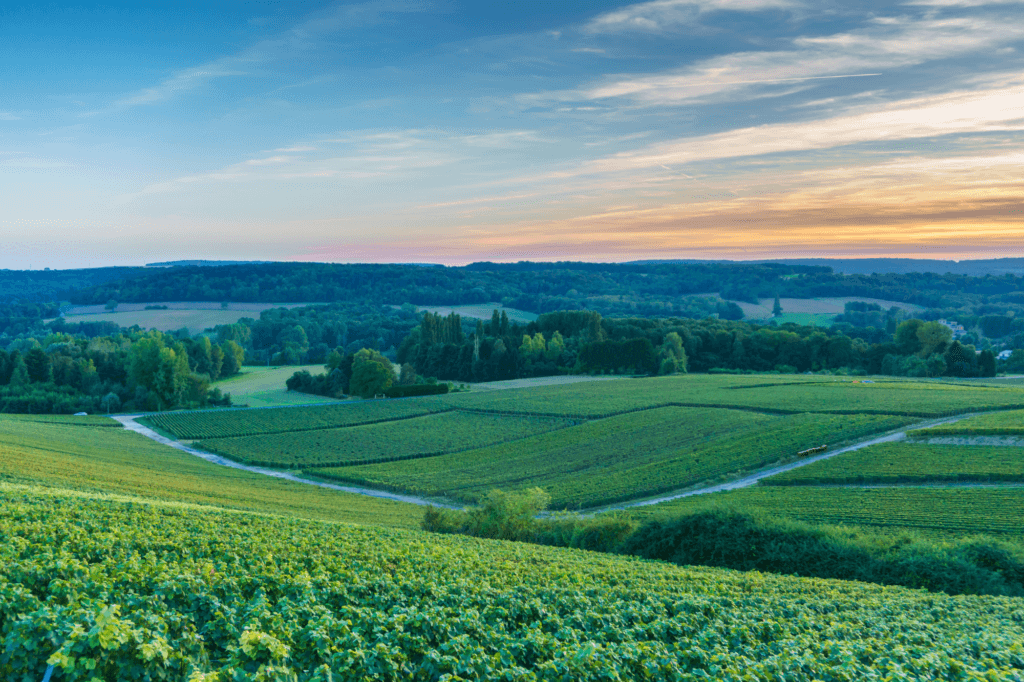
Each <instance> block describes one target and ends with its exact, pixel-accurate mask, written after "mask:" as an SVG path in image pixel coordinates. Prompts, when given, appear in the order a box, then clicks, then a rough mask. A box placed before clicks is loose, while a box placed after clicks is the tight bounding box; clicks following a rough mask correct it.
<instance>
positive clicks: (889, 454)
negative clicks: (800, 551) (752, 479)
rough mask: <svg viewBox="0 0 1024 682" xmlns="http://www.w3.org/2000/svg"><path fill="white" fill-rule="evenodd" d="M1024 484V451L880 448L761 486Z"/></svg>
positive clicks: (796, 471) (916, 446)
mask: <svg viewBox="0 0 1024 682" xmlns="http://www.w3.org/2000/svg"><path fill="white" fill-rule="evenodd" d="M968 481H974V482H996V481H1017V482H1024V447H990V446H983V445H978V446H972V445H966V446H958V445H926V444H919V443H906V442H903V443H882V444H879V445H872V446H871V447H867V448H864V449H863V450H857V451H856V452H850V453H847V454H844V455H842V456H840V457H834V458H832V459H826V460H822V461H820V462H815V463H814V464H810V465H808V466H805V467H801V468H799V469H794V470H792V471H788V472H786V473H783V474H779V475H777V476H772V477H771V478H768V479H765V480H764V481H762V484H765V485H819V484H824V485H837V484H839V485H841V484H862V483H938V482H953V483H956V482H968Z"/></svg>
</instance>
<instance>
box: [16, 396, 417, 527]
mask: <svg viewBox="0 0 1024 682" xmlns="http://www.w3.org/2000/svg"><path fill="white" fill-rule="evenodd" d="M64 419H66V420H68V422H69V423H62V421H61V420H60V419H59V418H57V419H55V420H54V422H55V423H42V422H37V421H32V420H26V419H19V418H15V417H11V416H8V415H0V455H2V456H0V482H3V481H6V482H12V483H22V484H36V485H44V486H47V487H52V488H70V489H74V490H84V491H89V492H97V493H120V494H127V495H139V496H143V497H147V498H154V499H161V500H171V501H176V502H189V503H196V504H209V505H217V506H222V507H230V508H233V509H240V510H245V511H258V512H269V513H274V514H283V515H288V516H296V517H303V518H316V519H326V520H333V521H352V522H357V523H371V524H382V525H394V526H405V527H415V526H417V525H418V523H419V520H420V518H421V516H422V510H421V509H419V508H415V507H413V506H412V505H407V504H401V503H398V502H390V501H387V500H381V499H377V498H371V497H364V496H362V495H350V494H345V493H340V492H336V491H333V490H327V489H324V488H316V487H312V486H308V485H302V484H301V483H292V482H289V481H281V480H277V479H272V478H268V477H266V476H261V475H259V474H250V473H248V472H245V471H239V470H237V469H229V468H226V467H222V466H217V465H215V464H210V463H209V462H206V461H203V460H201V459H199V458H197V457H194V456H192V455H188V454H185V453H183V452H179V451H178V450H175V449H173V448H169V447H167V446H165V445H159V444H157V443H155V442H153V441H151V440H149V439H148V438H146V437H144V436H140V435H138V434H136V433H131V432H129V431H125V430H123V429H121V428H116V429H115V428H107V427H105V426H103V427H92V426H81V425H74V422H73V421H72V420H74V419H76V418H74V417H70V418H64ZM109 421H110V422H111V423H113V424H115V425H117V426H120V425H118V424H117V422H114V421H113V420H109Z"/></svg>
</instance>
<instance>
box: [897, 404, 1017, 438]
mask: <svg viewBox="0 0 1024 682" xmlns="http://www.w3.org/2000/svg"><path fill="white" fill-rule="evenodd" d="M913 435H914V436H920V437H928V436H1024V410H1012V411H1008V412H995V413H992V414H979V415H976V416H974V417H968V418H967V419H964V420H962V421H958V422H956V423H953V424H944V425H942V426H935V427H932V428H930V429H919V430H917V431H914V433H913Z"/></svg>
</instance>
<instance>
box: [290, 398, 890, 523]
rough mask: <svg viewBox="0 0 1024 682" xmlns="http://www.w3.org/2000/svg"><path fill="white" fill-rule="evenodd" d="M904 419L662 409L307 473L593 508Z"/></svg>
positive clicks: (467, 496) (470, 497) (461, 495)
mask: <svg viewBox="0 0 1024 682" xmlns="http://www.w3.org/2000/svg"><path fill="white" fill-rule="evenodd" d="M908 421H909V420H907V419H906V418H902V417H891V416H875V415H857V416H846V415H842V416H837V415H817V414H801V415H786V416H779V415H768V414H759V413H756V412H749V411H737V410H724V409H709V408H685V407H664V408H659V409H655V410H645V411H642V412H635V413H630V414H624V415H619V416H616V417H610V418H607V419H601V420H597V421H592V422H587V423H585V424H582V425H580V426H575V427H572V428H568V429H562V430H559V431H552V432H550V433H545V434H540V435H537V436H532V437H530V438H526V439H523V440H520V441H515V442H512V443H506V444H502V445H496V446H491V447H484V448H479V449H475V450H467V451H464V452H459V453H455V454H450V455H443V456H439V457H431V458H427V459H416V460H408V461H402V462H389V463H384V464H375V465H366V466H353V467H345V468H343V469H314V470H310V471H309V473H312V474H316V475H318V476H324V477H327V478H331V479H333V480H339V481H346V482H351V483H359V484H362V485H369V486H371V487H381V488H385V489H389V490H402V491H408V492H412V493H416V494H423V495H428V496H436V495H445V496H450V497H454V498H456V499H460V500H466V501H475V500H477V499H479V498H480V497H481V496H483V495H485V494H486V493H487V492H488V491H489V490H490V489H492V488H501V489H518V488H529V487H533V486H540V487H543V488H544V489H545V490H547V492H548V493H549V494H550V495H551V497H552V505H553V506H554V507H557V508H565V507H594V506H597V505H601V504H607V503H611V502H617V501H620V500H625V499H632V498H642V497H645V496H650V495H655V494H657V493H661V492H665V491H669V490H676V489H679V488H684V487H687V486H691V485H695V484H697V483H700V482H702V481H707V480H709V479H714V478H717V477H720V476H723V475H725V474H730V473H734V472H738V471H742V470H749V469H756V468H760V467H764V466H766V465H768V464H772V463H774V462H777V461H779V460H781V459H787V458H791V457H792V456H793V455H794V453H796V452H797V451H799V450H802V449H805V448H807V447H811V446H814V445H819V444H821V443H832V444H834V443H837V442H840V441H844V440H850V439H856V438H858V437H862V436H865V435H868V434H873V433H878V432H881V431H886V430H889V429H893V428H896V427H899V426H902V425H904V424H906V423H908Z"/></svg>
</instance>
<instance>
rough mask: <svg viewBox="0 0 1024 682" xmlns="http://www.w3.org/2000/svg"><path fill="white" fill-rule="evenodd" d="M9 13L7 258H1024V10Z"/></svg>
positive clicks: (301, 6)
mask: <svg viewBox="0 0 1024 682" xmlns="http://www.w3.org/2000/svg"><path fill="white" fill-rule="evenodd" d="M10 4H13V3H8V4H3V5H0V240H2V243H3V245H4V246H3V248H2V249H0V268H12V269H26V268H28V269H37V268H43V267H52V268H69V267H93V266H99V265H129V264H143V263H147V262H154V261H165V260H179V259H200V258H201V259H229V260H248V259H258V260H304V261H329V262H429V263H445V264H450V265H459V264H464V263H468V262H473V261H479V260H493V261H517V260H584V261H626V260H634V259H649V258H708V259H739V260H748V259H762V258H791V257H792V258H796V257H884V256H893V257H921V258H950V259H966V258H991V257H1002V256H1013V257H1018V256H1024V211H1022V207H1024V54H1022V50H1024V0H1017V1H1015V0H907V1H906V2H895V3H894V2H861V3H857V2H846V1H843V2H836V3H831V2H800V1H798V0H698V1H681V0H653V1H651V2H640V3H634V4H628V3H623V2H621V1H619V2H612V1H607V0H588V1H583V0H558V1H557V2H555V1H553V0H520V1H518V2H515V3H494V2H465V1H460V0H368V1H366V2H312V1H308V0H291V1H289V2H270V1H265V2H260V1H255V0H254V1H250V2H214V1H204V2H192V1H190V0H174V1H173V2H159V1H154V2H147V3H138V2H123V3H117V2H104V3H93V2H86V1H82V2H77V3H70V2H46V1H45V0H44V1H38V2H33V3H31V4H29V3H21V4H22V5H23V6H21V7H10V6H9V5H10Z"/></svg>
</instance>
